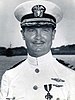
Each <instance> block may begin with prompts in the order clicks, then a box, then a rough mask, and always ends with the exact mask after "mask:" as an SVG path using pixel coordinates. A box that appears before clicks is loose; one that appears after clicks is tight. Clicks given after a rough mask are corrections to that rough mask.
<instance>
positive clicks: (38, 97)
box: [1, 0, 75, 100]
mask: <svg viewBox="0 0 75 100" xmlns="http://www.w3.org/2000/svg"><path fill="white" fill-rule="evenodd" d="M14 14H15V17H16V18H17V20H18V21H20V22H21V28H22V30H21V33H22V36H23V39H24V40H25V43H26V46H27V50H28V56H27V59H26V60H25V61H23V62H21V63H20V64H19V65H18V66H16V67H15V68H12V69H10V70H8V71H6V72H5V74H4V75H3V77H2V83H1V100H46V99H47V100H74V98H75V73H74V71H73V70H70V69H69V68H66V67H65V66H63V65H62V64H60V63H59V62H57V61H56V59H55V58H53V56H52V54H51V46H52V41H53V40H54V37H55V33H56V30H55V28H56V24H57V23H58V22H59V21H60V20H61V19H62V12H61V10H60V8H59V7H58V6H57V5H56V4H54V3H51V2H50V1H44V0H43V1H42V0H41V1H40V0H39V1H27V2H24V3H22V4H20V5H19V6H18V7H17V8H16V9H15V12H14Z"/></svg>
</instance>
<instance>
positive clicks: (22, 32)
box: [20, 30, 25, 40]
mask: <svg viewBox="0 0 75 100" xmlns="http://www.w3.org/2000/svg"><path fill="white" fill-rule="evenodd" d="M20 32H21V34H22V37H23V40H25V36H24V31H23V30H21V31H20Z"/></svg>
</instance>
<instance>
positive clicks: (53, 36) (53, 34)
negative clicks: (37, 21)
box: [52, 30, 56, 40]
mask: <svg viewBox="0 0 75 100" xmlns="http://www.w3.org/2000/svg"><path fill="white" fill-rule="evenodd" d="M55 33H56V30H53V33H52V40H54V38H55Z"/></svg>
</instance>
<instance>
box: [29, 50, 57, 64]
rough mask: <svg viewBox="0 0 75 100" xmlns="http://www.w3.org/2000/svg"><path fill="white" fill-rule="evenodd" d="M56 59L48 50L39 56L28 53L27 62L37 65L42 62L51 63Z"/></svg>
mask: <svg viewBox="0 0 75 100" xmlns="http://www.w3.org/2000/svg"><path fill="white" fill-rule="evenodd" d="M54 60H56V59H55V58H54V57H53V56H52V53H51V51H49V52H48V53H47V54H45V55H43V56H40V57H37V58H36V57H32V56H30V55H29V54H28V62H29V63H30V64H32V65H34V66H38V65H39V64H42V63H45V61H46V63H52V61H54Z"/></svg>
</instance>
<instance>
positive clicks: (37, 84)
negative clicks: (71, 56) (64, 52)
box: [1, 51, 75, 100]
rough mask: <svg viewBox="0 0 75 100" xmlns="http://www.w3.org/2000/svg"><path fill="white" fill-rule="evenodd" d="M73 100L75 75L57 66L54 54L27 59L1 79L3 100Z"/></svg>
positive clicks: (60, 65)
mask: <svg viewBox="0 0 75 100" xmlns="http://www.w3.org/2000/svg"><path fill="white" fill-rule="evenodd" d="M9 98H10V99H9ZM74 99H75V72H74V71H73V70H71V69H69V68H67V67H65V66H63V65H62V64H60V63H59V62H57V61H56V59H55V58H54V57H53V56H52V54H51V51H50V52H48V53H47V54H45V55H44V56H41V57H38V58H35V57H31V56H30V55H28V58H27V59H26V60H25V61H24V62H22V63H21V64H19V65H18V66H17V67H15V68H13V69H10V70H7V71H6V72H5V73H4V75H3V77H2V83H1V100H74Z"/></svg>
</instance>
